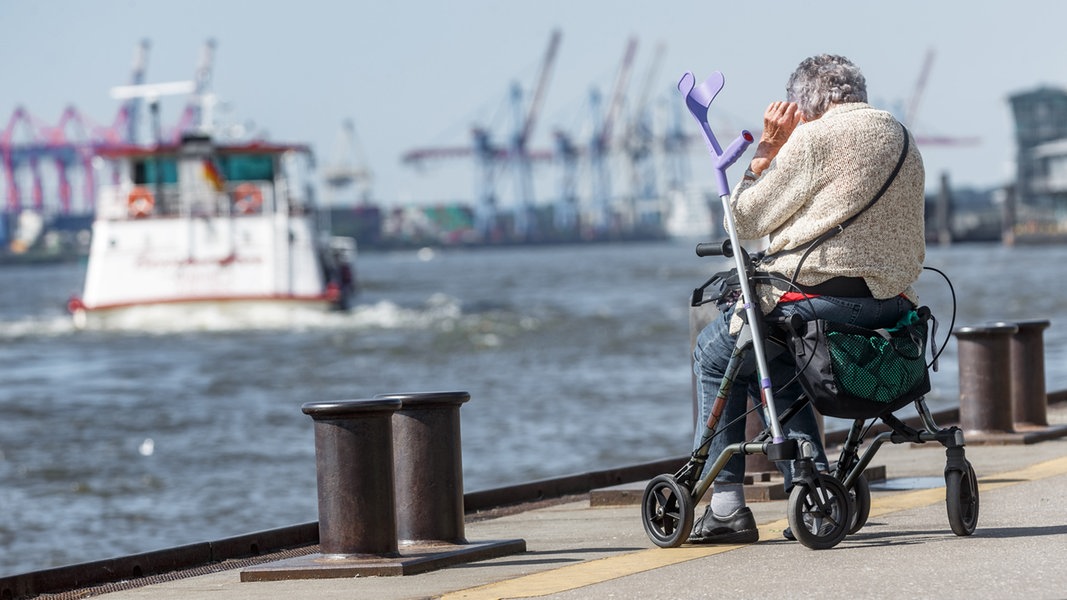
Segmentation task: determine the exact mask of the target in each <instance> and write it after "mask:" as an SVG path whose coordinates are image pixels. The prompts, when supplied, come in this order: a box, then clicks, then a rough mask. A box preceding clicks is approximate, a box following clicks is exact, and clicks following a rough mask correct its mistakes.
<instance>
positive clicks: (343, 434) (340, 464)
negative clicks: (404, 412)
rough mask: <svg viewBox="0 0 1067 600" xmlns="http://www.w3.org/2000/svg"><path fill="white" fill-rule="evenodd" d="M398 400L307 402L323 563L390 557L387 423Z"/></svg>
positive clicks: (393, 552) (392, 513) (393, 549)
mask: <svg viewBox="0 0 1067 600" xmlns="http://www.w3.org/2000/svg"><path fill="white" fill-rule="evenodd" d="M400 407H401V402H400V400H395V399H378V398H375V399H373V400H345V401H338V402H309V403H307V404H304V405H303V406H302V407H301V410H302V411H303V412H304V414H306V415H309V416H311V418H312V419H313V420H314V421H315V466H316V477H317V480H318V496H319V546H320V548H321V552H322V554H323V555H324V557H326V558H334V559H349V558H356V557H359V556H361V555H362V556H365V555H375V556H387V557H395V556H398V553H397V537H396V505H395V502H394V488H393V430H392V423H391V418H392V416H393V413H395V412H396V411H397V410H398V409H399V408H400Z"/></svg>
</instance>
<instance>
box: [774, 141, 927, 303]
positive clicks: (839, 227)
mask: <svg viewBox="0 0 1067 600" xmlns="http://www.w3.org/2000/svg"><path fill="white" fill-rule="evenodd" d="M900 128H901V130H903V132H904V147H903V148H902V149H901V150H900V158H899V159H898V160H897V164H896V166H895V167H893V172H892V173H890V174H889V178H888V179H886V180H885V183H883V184H882V187H881V189H879V190H878V193H877V194H875V195H874V198H871V201H870V202H868V203H867V204H866V205H865V206H864V207H863V208H861V209H859V211H858V212H857V213H856V214H854V215H852V216H851V217H849V218H847V219H845V220H844V221H842V222H840V223H838V224H837V225H835V226H834V227H832V228H831V229H830V230H829V231H826V232H824V233H822V234H821V235H820V236H819V237H817V238H815V239H814V240H812V241H811V243H810V244H808V247H807V248H805V249H804V255H803V256H801V257H800V262H798V263H797V268H796V269H794V270H793V277H792V278H791V279H790V280H789V285H790V287H792V286H794V285H796V282H797V276H798V275H799V274H800V267H801V266H803V264H804V261H805V260H806V259H807V258H808V255H809V254H811V251H812V250H814V249H815V248H816V247H817V246H818V245H819V244H822V243H823V242H825V241H826V240H828V239H830V238H832V237H834V236H835V235H837V234H839V233H841V232H842V231H843V230H844V229H845V227H848V226H849V225H851V224H852V222H853V221H855V220H856V219H857V218H859V216H860V215H862V214H863V213H865V212H867V209H868V208H870V207H872V206H874V203H875V202H878V200H879V199H880V198H881V197H882V196H884V195H885V193H886V190H888V189H889V186H890V185H891V184H892V183H893V180H894V179H896V178H897V173H900V169H901V167H903V166H904V159H905V158H907V157H908V147H909V146H910V142H909V140H908V128H907V127H905V126H904V124H903V123H901V124H900ZM787 252H796V249H793V250H789V251H787ZM779 254H782V253H779Z"/></svg>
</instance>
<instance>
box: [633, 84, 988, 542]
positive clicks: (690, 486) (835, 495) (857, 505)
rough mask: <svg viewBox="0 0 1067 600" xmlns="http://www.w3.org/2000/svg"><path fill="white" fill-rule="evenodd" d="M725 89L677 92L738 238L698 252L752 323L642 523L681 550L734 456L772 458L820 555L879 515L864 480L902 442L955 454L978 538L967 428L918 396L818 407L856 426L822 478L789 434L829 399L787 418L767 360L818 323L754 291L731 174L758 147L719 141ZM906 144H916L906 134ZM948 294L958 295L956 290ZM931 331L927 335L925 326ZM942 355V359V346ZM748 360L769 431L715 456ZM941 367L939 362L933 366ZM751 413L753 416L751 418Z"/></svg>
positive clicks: (951, 493) (957, 484) (955, 515)
mask: <svg viewBox="0 0 1067 600" xmlns="http://www.w3.org/2000/svg"><path fill="white" fill-rule="evenodd" d="M724 83H725V80H724V78H723V75H722V73H720V72H715V73H713V74H712V75H711V76H710V77H709V78H708V79H706V80H705V81H704V82H702V83H700V84H697V83H696V79H695V77H694V76H693V74H692V73H688V72H687V73H685V75H683V76H682V78H681V80H680V81H679V83H678V90H679V91H680V92H681V93H682V94H683V96H684V97H685V103H686V107H687V108H688V109H689V112H690V113H691V114H692V115H693V117H694V118H695V119H696V120H697V122H698V123H699V124H700V127H701V130H702V132H703V134H704V138H705V142H706V143H707V146H708V150H709V152H710V154H711V155H712V159H713V163H714V167H715V176H716V183H717V185H718V192H719V199H720V201H721V202H722V207H723V213H724V215H725V225H726V230H727V233H728V236H729V239H728V240H726V241H725V242H722V243H721V244H713V243H702V244H698V245H697V248H696V253H697V255H698V256H702V257H704V256H724V257H730V258H733V263H734V266H735V272H736V274H737V275H738V276H737V277H736V284H734V283H733V282H731V285H733V287H734V289H735V290H737V291H739V294H740V295H739V297H738V298H737V300H736V301H737V302H740V303H741V305H740V306H742V307H743V308H744V317H745V318H744V325H743V327H742V329H741V332H740V334H739V336H738V339H737V343H736V345H735V348H734V351H733V353H732V355H731V357H730V362H729V366H728V367H727V370H726V373H725V376H724V377H723V380H722V385H721V386H720V389H719V392H718V394H717V396H716V398H715V403H714V405H713V406H712V408H711V411H710V415H711V416H710V417H709V419H708V422H707V423H705V424H704V429H703V434H702V436H701V444H700V446H699V447H698V448H697V449H696V450H694V451H693V453H692V455H691V457H690V458H689V460H688V461H687V462H686V463H685V465H683V466H682V467H681V468H680V469H679V470H678V471H677V472H675V473H673V474H664V475H659V476H657V477H655V478H653V479H652V480H651V481H649V483H648V485H647V486H646V488H645V492H644V496H643V498H642V520H643V524H644V528H645V532H646V533H647V534H648V536H649V538H650V539H651V540H652V542H653V543H654V544H656V545H657V546H660V547H663V548H673V547H677V546H680V545H682V544H683V543H685V542H686V540H687V539H688V537H689V535H690V532H691V530H692V528H693V523H694V510H695V507H696V505H697V504H698V503H699V502H700V501H701V499H702V498H703V497H704V495H705V493H707V491H708V489H709V488H710V487H711V485H712V482H713V481H714V480H715V477H716V475H718V473H719V472H720V471H722V469H723V468H724V467H725V465H726V463H727V461H728V460H729V459H730V458H731V457H733V456H734V455H735V454H742V455H750V454H763V455H766V456H767V458H768V459H769V460H772V461H793V479H792V482H791V485H792V489H791V491H790V493H789V500H788V504H787V511H788V514H787V517H788V521H789V527H790V528H791V530H792V533H793V535H794V536H795V537H796V539H797V540H798V541H800V543H802V544H803V545H805V546H807V547H808V548H811V549H815V550H819V549H826V548H832V547H834V546H836V545H837V544H839V543H840V542H841V541H842V540H843V539H844V538H845V536H846V535H848V534H851V533H856V532H857V531H859V530H860V528H862V527H863V526H864V525H865V524H866V522H867V518H868V517H869V515H870V510H871V490H870V485H869V483H868V481H867V479H866V477H865V476H864V474H863V473H864V470H865V469H866V468H867V467H868V466H869V464H870V462H871V460H872V459H873V458H874V455H875V453H876V452H877V451H878V449H879V447H881V445H882V444H884V443H886V442H890V443H894V444H899V443H926V442H938V443H940V444H942V445H943V446H944V447H945V449H946V456H947V460H946V465H945V484H946V492H945V500H946V507H947V511H948V520H949V524H950V526H951V528H952V531H953V533H955V534H956V535H960V536H966V535H970V534H971V533H973V532H974V530H975V527H976V525H977V522H978V505H979V503H978V485H977V480H976V477H975V473H974V469H973V468H972V467H971V464H970V463H969V462H968V461H967V459H966V457H965V456H964V439H963V432H962V431H961V430H960V429H959V428H958V427H949V428H944V429H943V428H940V427H938V426H937V424H936V423H935V422H934V419H933V416H932V415H931V413H930V410H929V409H928V408H927V406H926V403H925V400H924V398H923V397H922V396H921V395H920V396H919V397H918V398H917V399H915V400H913V401H912V400H910V398H907V397H901V398H898V399H896V400H893V401H889V402H886V403H885V404H881V405H879V408H878V409H871V410H869V411H867V412H864V410H865V409H863V408H860V409H854V408H853V409H849V410H842V411H840V412H839V413H838V414H835V411H834V409H825V407H823V406H820V405H819V404H818V403H816V408H818V409H819V410H820V412H821V413H822V414H824V415H826V416H831V417H840V418H849V419H854V421H853V424H852V426H851V428H850V430H849V432H848V435H847V438H846V440H845V443H844V445H843V447H842V449H841V454H840V456H839V458H838V460H837V463H836V465H832V466H831V472H829V473H822V472H818V471H817V470H816V467H815V464H814V460H813V455H814V446H813V444H812V443H811V442H809V441H798V440H795V439H790V438H787V437H786V436H785V435H784V434H783V428H782V424H783V423H787V422H788V421H789V420H790V419H791V418H792V417H793V416H794V415H796V414H797V413H798V412H799V411H800V410H802V409H803V408H805V407H806V405H807V404H809V403H811V398H812V397H813V396H819V395H820V394H819V393H818V391H817V390H815V389H813V388H812V386H811V384H810V383H809V382H806V381H804V380H803V379H802V380H801V384H802V388H803V389H804V392H805V393H804V394H803V395H802V396H801V397H800V398H799V399H798V400H797V402H795V403H794V404H793V405H792V406H790V407H789V408H788V409H787V410H786V411H784V412H783V413H782V414H779V412H778V410H777V408H776V406H775V401H774V383H775V382H772V381H771V379H770V370H769V368H768V352H769V351H770V352H776V351H783V350H784V349H785V348H788V347H789V344H795V343H796V342H797V337H798V336H801V335H802V334H803V332H804V331H805V330H806V327H807V325H808V324H810V323H814V322H807V323H805V322H803V320H802V319H800V318H799V317H798V316H795V317H793V318H791V319H788V320H781V319H778V320H775V319H769V318H768V317H766V316H764V315H763V314H762V312H761V311H760V307H759V302H758V299H757V297H756V296H755V294H754V293H753V287H754V283H755V282H756V281H757V280H762V281H766V280H767V279H768V274H767V273H762V272H760V271H758V270H757V268H756V267H757V264H758V257H757V260H753V258H754V257H753V255H750V254H749V253H748V252H746V251H745V249H744V248H742V246H741V244H740V241H739V240H738V237H737V232H736V227H735V225H734V218H733V215H732V213H731V209H730V186H729V183H728V181H727V177H726V170H727V169H728V168H729V167H730V166H731V165H733V163H734V162H736V161H737V159H738V158H740V157H741V155H742V154H743V153H744V152H745V150H746V149H747V148H748V146H749V144H751V143H752V141H753V136H752V134H751V133H750V132H748V131H742V132H741V134H740V135H739V136H738V137H737V138H736V139H735V140H734V141H733V142H732V143H730V145H729V146H728V147H727V148H726V149H725V150H724V149H722V148H721V147H720V145H719V143H718V141H717V140H716V138H715V135H714V133H713V132H712V130H711V127H710V125H709V123H708V109H709V107H710V105H711V102H712V101H713V100H714V99H715V97H716V95H718V93H719V92H720V91H721V90H722V88H723V86H724ZM905 137H907V135H906V134H905ZM905 153H906V148H905ZM888 183H889V182H887V185H888ZM876 199H877V198H876ZM927 268H928V267H927ZM717 275H722V274H717ZM942 275H943V274H942ZM946 280H947V277H946ZM715 282H719V283H721V278H720V277H717V276H716V277H713V278H712V279H709V280H708V282H706V283H705V284H704V285H703V286H701V287H700V288H697V289H696V290H695V291H694V294H693V298H692V305H693V306H699V305H702V304H705V303H708V302H711V301H714V300H715V299H714V298H712V299H705V298H704V296H705V290H706V288H708V287H709V286H710V285H711V284H712V283H715ZM949 287H950V289H951V283H950V285H949ZM918 312H919V313H921V315H922V317H923V318H924V319H932V316H931V315H930V313H929V309H926V308H925V307H922V308H920V309H918ZM798 321H799V322H798ZM950 329H951V327H950ZM922 331H923V332H924V335H925V331H926V330H925V328H924V329H923V330H922ZM935 331H936V322H935ZM932 337H933V336H932V335H931V338H932ZM923 342H924V343H923V344H922V347H923V348H925V340H923ZM934 349H935V353H936V346H935V347H934ZM919 352H920V356H919V364H920V365H921V367H920V368H921V369H923V377H927V379H926V388H925V389H924V390H920V391H922V392H923V393H925V391H926V390H928V389H929V380H928V376H927V374H926V369H927V367H929V366H930V365H927V364H926V363H925V357H924V351H923V350H920V351H919ZM749 353H751V354H754V357H755V363H756V373H757V375H758V378H759V387H760V395H761V398H760V400H761V406H762V408H763V413H764V416H765V419H766V422H767V427H766V429H764V430H763V431H762V432H760V433H759V434H758V435H757V436H755V437H754V438H753V439H752V440H750V441H747V442H743V443H739V444H732V445H729V446H727V447H726V448H725V449H724V450H723V451H722V452H721V453H720V455H719V456H717V457H709V455H708V453H709V450H708V448H709V446H710V443H711V440H712V438H713V437H714V436H715V435H717V434H716V433H715V430H716V426H717V425H718V420H719V415H720V414H722V407H723V405H724V403H725V402H726V399H727V398H728V397H729V392H730V387H731V385H732V384H733V383H734V381H733V380H734V378H735V376H736V375H737V373H738V370H739V369H740V368H741V364H742V362H743V361H744V360H745V358H746V357H747V355H748V354H749ZM935 363H936V356H935V357H934V360H933V361H932V362H931V364H935ZM805 367H806V365H805ZM798 370H799V365H798ZM777 383H778V385H779V389H781V387H782V384H783V383H785V384H788V383H791V382H777ZM912 402H913V403H914V406H915V409H916V411H917V413H918V415H919V420H920V421H921V426H920V428H918V429H915V428H913V427H910V426H908V425H907V424H905V423H904V422H903V421H901V420H900V419H898V418H897V417H895V416H894V415H893V414H892V413H893V412H894V411H895V410H897V409H899V408H901V407H903V406H906V405H907V404H909V403H912ZM748 412H751V410H750V411H748ZM747 414H748V413H747V412H746V413H745V415H747ZM742 418H743V417H742ZM878 421H881V422H882V423H884V424H885V425H886V426H888V428H889V429H890V431H886V432H883V433H880V434H878V435H876V436H875V437H874V438H873V439H872V440H870V442H869V443H868V444H867V447H866V449H865V450H864V451H863V452H862V454H861V453H860V445H861V443H862V442H863V438H864V435H865V434H866V433H867V432H868V431H869V429H870V427H871V426H873V425H874V424H876V423H877V422H878ZM724 429H725V428H724ZM709 460H713V462H712V463H711V467H710V468H709V469H708V473H707V475H706V476H703V477H701V473H702V472H703V471H704V469H705V465H706V464H707V463H708V462H709ZM787 483H788V482H787Z"/></svg>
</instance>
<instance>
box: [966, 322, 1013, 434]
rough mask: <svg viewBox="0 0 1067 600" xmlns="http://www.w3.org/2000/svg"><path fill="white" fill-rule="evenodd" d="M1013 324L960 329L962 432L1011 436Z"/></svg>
mask: <svg viewBox="0 0 1067 600" xmlns="http://www.w3.org/2000/svg"><path fill="white" fill-rule="evenodd" d="M1018 330H1019V327H1018V326H1017V325H1015V324H1013V323H990V324H988V325H981V326H967V327H960V328H959V329H956V330H955V331H953V332H952V334H953V335H955V336H956V339H957V341H958V345H959V371H960V372H959V377H960V427H961V428H962V429H963V430H964V431H965V432H968V431H971V432H987V433H1012V432H1013V431H1014V427H1013V423H1012V403H1011V378H1012V376H1011V355H1010V353H1011V336H1012V335H1014V334H1015V333H1016V332H1017V331H1018Z"/></svg>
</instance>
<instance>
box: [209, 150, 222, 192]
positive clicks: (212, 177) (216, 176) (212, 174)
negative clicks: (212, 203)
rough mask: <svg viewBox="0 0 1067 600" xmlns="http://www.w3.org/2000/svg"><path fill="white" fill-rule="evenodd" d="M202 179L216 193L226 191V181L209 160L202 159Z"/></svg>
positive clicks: (213, 162)
mask: <svg viewBox="0 0 1067 600" xmlns="http://www.w3.org/2000/svg"><path fill="white" fill-rule="evenodd" d="M204 177H206V178H207V180H208V181H209V182H210V183H211V185H212V187H214V188H215V191H216V192H221V191H223V190H224V189H226V180H225V179H223V178H222V173H220V172H219V168H218V167H216V166H215V161H213V160H211V159H210V158H205V159H204Z"/></svg>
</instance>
